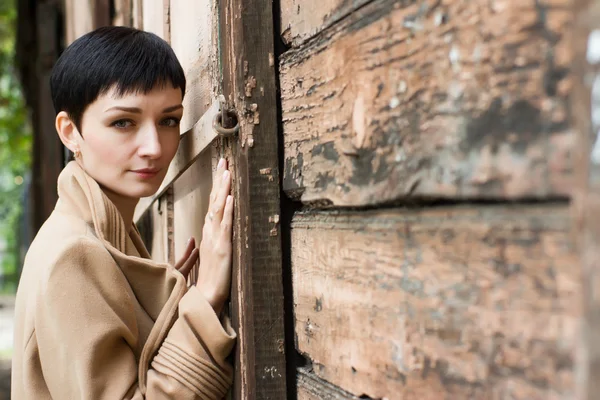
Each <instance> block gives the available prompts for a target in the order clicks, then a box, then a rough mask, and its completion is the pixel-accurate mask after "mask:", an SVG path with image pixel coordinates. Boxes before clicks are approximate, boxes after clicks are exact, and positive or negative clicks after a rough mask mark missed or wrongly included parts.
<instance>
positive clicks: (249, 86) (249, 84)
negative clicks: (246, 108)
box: [245, 76, 256, 97]
mask: <svg viewBox="0 0 600 400" xmlns="http://www.w3.org/2000/svg"><path fill="white" fill-rule="evenodd" d="M254 88H256V78H255V77H254V76H250V77H248V79H246V87H245V94H246V97H252V91H253V90H254Z"/></svg>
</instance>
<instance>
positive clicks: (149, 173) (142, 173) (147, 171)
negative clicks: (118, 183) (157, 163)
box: [131, 168, 160, 179]
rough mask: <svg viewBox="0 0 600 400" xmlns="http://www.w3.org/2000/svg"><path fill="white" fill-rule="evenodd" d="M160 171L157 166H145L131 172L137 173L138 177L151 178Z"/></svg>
mask: <svg viewBox="0 0 600 400" xmlns="http://www.w3.org/2000/svg"><path fill="white" fill-rule="evenodd" d="M159 171H160V170H159V169H155V168H143V169H136V170H132V171H131V172H133V173H135V174H136V175H137V176H138V177H140V178H142V179H150V178H154V177H155V176H156V175H157V174H158V173H159Z"/></svg>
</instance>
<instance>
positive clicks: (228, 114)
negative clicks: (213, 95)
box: [213, 95, 240, 137]
mask: <svg viewBox="0 0 600 400" xmlns="http://www.w3.org/2000/svg"><path fill="white" fill-rule="evenodd" d="M219 105H220V107H221V108H220V112H219V113H217V114H216V115H215V117H214V119H213V129H214V130H215V132H217V134H218V135H219V136H222V137H231V136H234V135H236V134H237V133H238V132H239V130H240V124H239V120H238V117H237V115H236V113H235V112H234V111H232V110H230V109H228V108H227V105H226V104H225V96H223V95H219ZM229 120H233V121H234V122H235V125H234V126H233V127H232V128H228V127H226V125H229V124H228V122H229Z"/></svg>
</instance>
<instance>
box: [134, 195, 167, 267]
mask: <svg viewBox="0 0 600 400" xmlns="http://www.w3.org/2000/svg"><path fill="white" fill-rule="evenodd" d="M168 212H169V210H168V195H167V194H165V195H163V197H161V198H160V199H159V200H158V201H156V202H154V204H152V206H151V207H150V208H149V209H148V210H147V211H146V212H145V213H144V214H143V215H142V217H141V218H140V220H139V221H138V223H137V227H138V229H139V231H140V233H141V236H142V239H143V240H144V244H145V245H146V248H147V249H148V251H149V252H150V255H151V256H152V259H153V260H154V261H157V262H171V261H170V259H169V245H170V243H169V235H168V232H169V225H170V224H169V218H168V217H169V213H168Z"/></svg>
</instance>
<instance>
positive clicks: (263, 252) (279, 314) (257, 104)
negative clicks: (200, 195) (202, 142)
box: [218, 0, 287, 400]
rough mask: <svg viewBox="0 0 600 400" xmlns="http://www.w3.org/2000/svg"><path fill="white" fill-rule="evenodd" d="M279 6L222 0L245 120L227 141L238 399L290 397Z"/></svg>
mask: <svg viewBox="0 0 600 400" xmlns="http://www.w3.org/2000/svg"><path fill="white" fill-rule="evenodd" d="M272 9H273V4H272V2H271V1H269V0H257V1H245V0H226V1H222V2H220V3H219V14H218V15H219V18H218V19H219V28H220V31H219V38H221V41H220V43H219V48H220V54H221V67H222V71H223V80H222V84H223V94H224V96H225V98H226V99H227V102H228V105H229V107H231V108H232V109H234V110H235V112H236V114H237V116H238V120H239V123H240V132H239V136H237V137H234V138H230V139H227V140H225V141H224V143H223V145H224V146H225V147H226V149H227V153H228V154H231V156H232V157H231V159H230V163H231V164H232V166H233V168H232V170H233V171H232V173H233V175H232V176H233V178H234V180H233V193H234V199H235V203H234V204H235V221H234V227H233V228H234V243H233V246H234V254H233V276H232V299H231V309H232V321H233V323H234V328H235V329H236V330H237V332H238V342H237V347H236V350H235V375H234V384H233V390H232V398H233V399H235V400H246V399H274V400H279V399H285V398H286V397H287V390H286V362H285V342H284V329H283V325H284V322H283V320H284V319H283V312H284V310H283V285H282V282H283V281H282V256H281V232H280V227H279V215H280V203H279V190H280V189H279V156H278V122H279V121H278V116H277V101H278V100H277V87H276V82H275V81H276V80H275V78H276V76H275V65H274V58H273V54H274V43H273V40H274V32H275V31H274V27H273V14H272ZM261 171H270V173H268V174H264V173H263V172H261Z"/></svg>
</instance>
